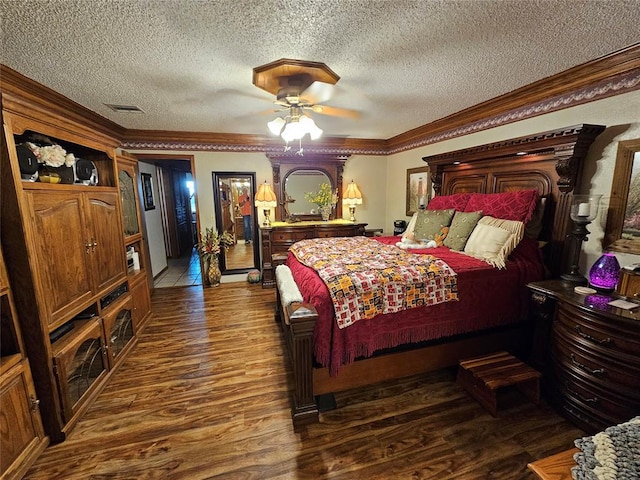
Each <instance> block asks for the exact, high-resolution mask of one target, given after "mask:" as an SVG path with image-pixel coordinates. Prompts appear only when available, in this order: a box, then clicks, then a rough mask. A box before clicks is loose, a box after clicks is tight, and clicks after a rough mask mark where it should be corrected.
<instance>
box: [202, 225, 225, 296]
mask: <svg viewBox="0 0 640 480" xmlns="http://www.w3.org/2000/svg"><path fill="white" fill-rule="evenodd" d="M233 244H234V241H233V237H232V236H231V234H230V233H229V232H224V233H222V234H220V233H218V232H217V231H216V230H214V229H213V228H206V229H205V233H204V235H203V234H202V233H200V241H199V242H198V243H197V244H196V249H197V250H198V255H199V256H200V258H201V259H202V262H203V264H204V275H203V280H204V281H205V284H207V285H210V286H213V287H217V286H218V285H220V278H221V277H222V272H221V271H220V264H219V260H218V254H220V252H221V251H222V249H224V248H227V247H230V246H231V245H233Z"/></svg>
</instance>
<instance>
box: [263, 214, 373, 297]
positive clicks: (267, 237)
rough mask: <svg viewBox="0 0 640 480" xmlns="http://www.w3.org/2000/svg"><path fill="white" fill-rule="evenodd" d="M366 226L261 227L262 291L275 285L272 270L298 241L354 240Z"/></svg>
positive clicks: (344, 223) (310, 224)
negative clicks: (319, 239)
mask: <svg viewBox="0 0 640 480" xmlns="http://www.w3.org/2000/svg"><path fill="white" fill-rule="evenodd" d="M366 226H367V224H366V223H355V222H351V221H349V220H330V221H328V222H322V221H309V222H297V223H286V222H272V223H271V226H270V227H264V226H261V227H260V240H261V242H262V244H261V247H262V288H272V287H274V286H275V268H276V266H277V265H280V264H282V263H284V262H285V260H286V259H287V250H289V247H290V246H291V245H293V244H294V243H295V242H297V241H298V240H304V239H307V238H328V237H355V236H357V235H364V233H365V227H366Z"/></svg>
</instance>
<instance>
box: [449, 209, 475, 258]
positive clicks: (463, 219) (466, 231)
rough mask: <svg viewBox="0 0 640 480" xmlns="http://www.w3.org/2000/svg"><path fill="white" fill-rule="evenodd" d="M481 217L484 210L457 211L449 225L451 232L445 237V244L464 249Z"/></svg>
mask: <svg viewBox="0 0 640 480" xmlns="http://www.w3.org/2000/svg"><path fill="white" fill-rule="evenodd" d="M481 218H482V212H456V214H455V216H454V217H453V220H452V222H451V226H450V227H449V233H448V235H447V236H446V238H445V239H444V242H443V243H444V246H445V247H449V248H450V249H451V250H458V251H462V250H464V246H465V245H466V243H467V240H468V239H469V235H471V232H473V229H474V228H475V227H476V224H477V223H478V220H480V219H481Z"/></svg>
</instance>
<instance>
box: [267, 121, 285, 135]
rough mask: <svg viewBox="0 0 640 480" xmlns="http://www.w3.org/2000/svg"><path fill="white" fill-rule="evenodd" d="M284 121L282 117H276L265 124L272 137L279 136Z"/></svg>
mask: <svg viewBox="0 0 640 480" xmlns="http://www.w3.org/2000/svg"><path fill="white" fill-rule="evenodd" d="M284 124H285V121H284V118H282V117H277V118H275V119H273V120H271V121H270V122H267V127H269V131H270V132H271V133H272V134H274V135H280V132H282V127H283V126H284Z"/></svg>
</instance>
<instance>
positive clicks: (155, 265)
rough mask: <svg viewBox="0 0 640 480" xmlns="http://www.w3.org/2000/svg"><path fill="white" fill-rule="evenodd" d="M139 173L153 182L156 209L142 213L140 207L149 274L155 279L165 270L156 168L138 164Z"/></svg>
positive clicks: (142, 163)
mask: <svg viewBox="0 0 640 480" xmlns="http://www.w3.org/2000/svg"><path fill="white" fill-rule="evenodd" d="M138 168H139V169H140V173H148V174H150V175H151V180H152V182H153V196H154V199H155V205H156V208H155V209H153V210H147V211H146V212H145V211H144V205H141V207H142V208H141V210H142V214H143V215H144V221H145V223H146V225H147V242H148V243H149V256H150V257H151V258H150V261H151V274H152V275H153V276H154V277H155V276H156V275H158V274H159V273H160V272H162V271H163V270H164V269H165V268H167V253H166V252H167V250H166V248H165V243H164V234H163V233H162V217H161V215H160V206H159V203H158V200H159V199H158V176H157V175H156V167H155V165H152V164H150V163H144V162H138Z"/></svg>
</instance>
